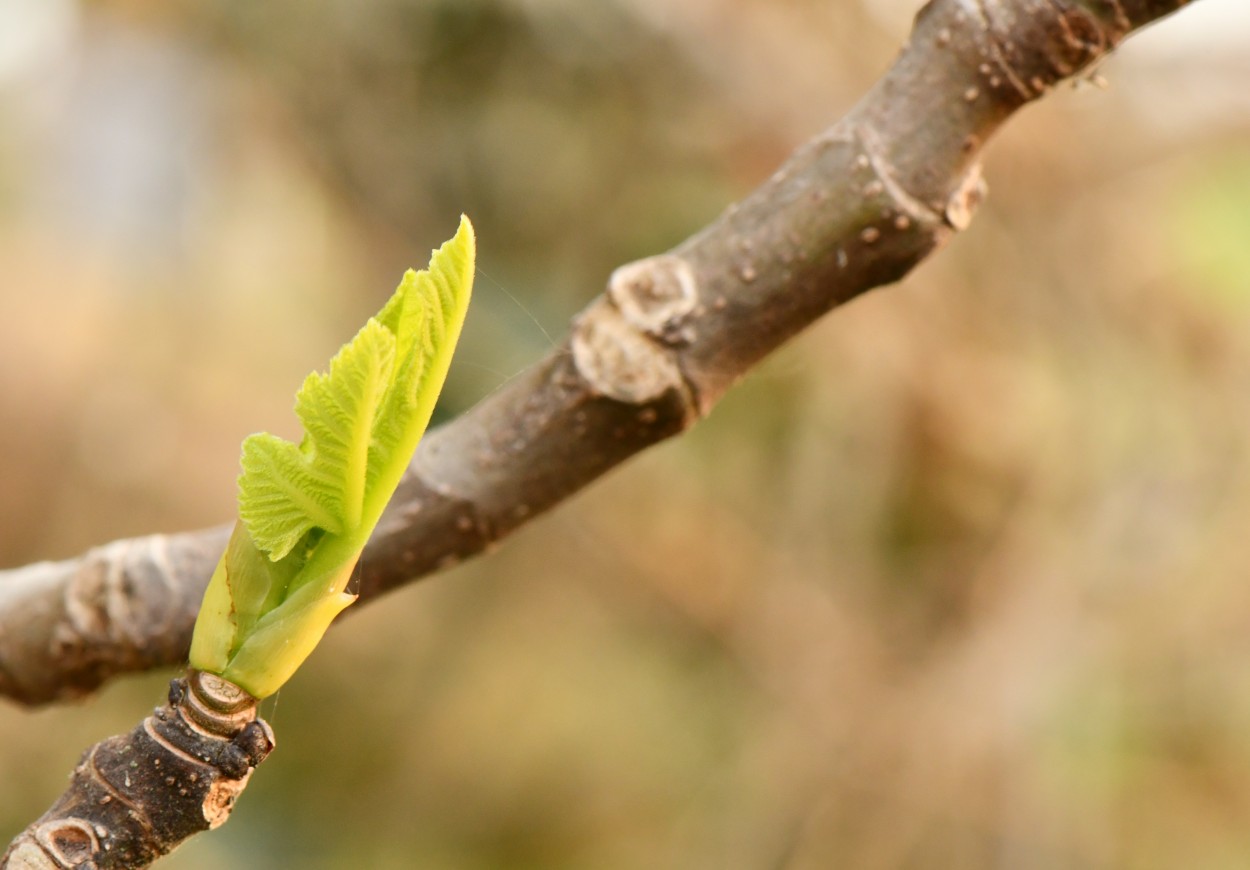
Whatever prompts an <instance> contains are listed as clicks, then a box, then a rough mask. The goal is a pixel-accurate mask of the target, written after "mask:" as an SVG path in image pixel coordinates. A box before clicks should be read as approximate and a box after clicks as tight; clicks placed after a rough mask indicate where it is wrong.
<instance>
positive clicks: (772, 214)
mask: <svg viewBox="0 0 1250 870" xmlns="http://www.w3.org/2000/svg"><path fill="white" fill-rule="evenodd" d="M1187 2H1188V0H1079V2H1078V0H931V2H929V3H928V4H927V5H926V6H925V7H924V8H923V9H921V11H920V12H919V14H918V15H917V17H916V20H915V26H914V29H913V32H912V34H911V38H910V41H909V42H908V44H907V46H906V47H905V48H904V49H903V51H902V52H901V54H900V55H899V57H898V59H897V60H896V61H895V63H894V65H893V66H892V67H891V68H890V70H889V71H888V72H887V73H886V74H885V76H884V77H883V78H882V79H881V80H880V81H879V82H878V83H877V84H876V85H875V86H874V87H873V89H872V90H871V91H870V92H869V93H868V94H867V95H865V97H864V98H863V100H861V101H860V103H859V104H858V105H856V106H855V107H854V108H853V109H852V110H851V111H850V112H849V113H848V114H847V115H846V116H845V117H844V118H843V119H842V120H841V121H839V122H838V123H837V124H836V125H835V126H833V127H832V128H830V129H829V130H828V131H826V132H825V133H824V134H822V135H820V136H818V137H817V138H816V139H814V140H813V141H811V142H809V143H808V144H806V145H805V146H803V147H802V148H800V149H799V150H798V151H797V152H796V153H795V154H794V155H793V156H792V157H791V158H790V159H789V160H788V162H787V163H786V164H785V165H784V166H782V167H781V168H780V169H779V170H778V171H777V172H776V173H775V174H774V175H773V176H772V177H771V178H770V179H769V180H768V181H767V182H765V183H764V184H763V185H762V186H760V187H759V188H758V189H757V190H756V191H755V192H754V193H752V194H751V195H750V196H748V197H747V198H746V199H745V200H744V201H742V202H741V203H739V204H737V205H735V206H731V207H730V208H729V209H728V210H726V211H725V213H724V214H723V215H721V216H720V218H718V219H717V220H716V221H715V222H714V223H712V224H711V225H709V226H708V227H706V228H705V229H703V230H702V231H701V232H699V233H698V234H696V235H695V236H693V237H692V238H690V239H688V240H687V241H685V242H683V243H682V244H680V245H678V246H677V247H676V248H675V249H673V250H672V251H670V252H668V253H666V254H661V255H659V256H656V257H652V258H649V259H646V260H642V261H640V262H636V263H631V264H628V265H625V266H622V267H621V268H619V269H617V270H616V271H615V272H614V273H613V274H612V276H611V278H610V280H609V281H608V286H607V290H606V292H605V293H604V294H603V295H601V296H599V297H598V298H596V299H595V300H594V301H592V302H591V303H590V305H589V306H588V307H587V308H586V309H585V310H584V311H582V312H581V314H579V315H578V316H577V317H576V318H575V320H574V323H573V327H572V330H571V332H570V334H569V335H568V336H567V337H566V338H565V340H564V341H563V342H562V343H561V345H560V346H559V347H558V348H556V349H555V350H554V351H553V352H551V353H550V354H549V355H548V356H547V357H546V358H545V359H543V360H541V361H540V362H538V363H537V364H536V365H534V366H533V367H532V368H531V369H529V370H528V371H527V372H526V373H525V374H524V375H522V376H521V377H519V378H517V379H515V380H513V381H512V382H511V383H510V384H508V385H507V386H506V387H505V388H504V389H502V390H500V391H499V392H497V393H495V394H494V395H492V396H491V397H490V398H488V399H486V400H484V401H483V402H482V403H481V404H479V405H478V406H477V407H475V408H474V409H472V410H471V411H469V412H468V413H466V414H465V415H463V416H461V417H460V418H458V419H456V420H454V421H453V422H451V423H449V424H448V425H446V426H443V427H441V428H439V429H437V430H435V431H433V432H431V433H430V435H429V436H427V438H426V439H425V441H424V442H423V443H422V445H421V447H420V448H419V449H418V452H417V455H416V457H415V459H414V461H413V464H412V466H411V468H410V469H409V472H408V474H407V476H406V478H405V480H404V482H403V483H402V484H401V485H400V489H399V491H398V492H397V493H396V496H395V498H394V499H393V501H392V503H391V506H390V508H389V509H388V511H387V512H386V514H385V515H384V517H383V520H382V522H381V524H380V525H379V527H378V529H377V531H376V533H375V535H374V537H373V539H372V541H371V542H370V544H369V546H368V548H367V550H366V553H365V558H364V560H363V564H364V571H363V574H362V578H361V589H360V592H361V598H362V600H363V601H369V600H371V599H373V598H375V597H377V596H378V595H380V594H381V593H383V592H386V591H387V590H390V589H393V588H395V587H397V586H401V585H403V584H405V583H408V582H410V581H412V580H415V579H418V578H420V577H422V576H425V575H427V574H429V573H431V572H433V571H436V570H438V569H440V568H443V567H446V566H448V565H452V564H455V563H456V562H459V561H460V560H462V559H464V558H466V557H469V556H472V555H474V554H476V553H478V552H481V551H482V550H483V549H484V548H486V547H487V546H489V545H490V544H492V543H494V542H495V541H498V540H499V539H501V538H502V537H504V536H505V535H507V534H508V533H510V532H512V531H513V530H514V529H516V528H518V527H519V526H521V525H523V524H524V523H526V522H527V521H529V520H530V519H532V518H533V517H535V516H537V515H539V514H540V513H542V512H543V511H545V510H547V509H548V508H551V507H552V506H554V505H556V504H558V503H559V502H561V501H562V500H564V499H565V498H567V497H568V496H570V495H572V494H573V493H575V492H577V491H578V490H579V489H581V488H582V487H584V486H586V485H587V484H588V483H590V482H591V481H593V480H594V479H596V478H597V477H599V476H600V475H602V474H603V473H604V472H606V471H607V470H609V469H611V468H613V467H614V466H616V465H617V464H619V463H621V462H622V461H624V460H625V459H627V458H629V457H630V456H632V455H634V454H635V453H637V452H639V451H640V450H642V449H643V448H645V447H648V446H650V445H652V444H655V443H657V442H659V441H662V440H664V439H665V438H668V437H670V436H672V435H675V434H678V433H680V432H682V431H684V430H685V429H687V428H689V427H690V426H691V425H693V424H694V423H695V422H696V421H697V420H698V419H699V418H701V417H703V416H704V415H706V414H707V413H708V411H709V410H710V409H711V408H712V406H713V405H714V404H715V403H716V401H717V400H718V399H719V398H720V397H721V396H722V395H723V394H724V392H725V391H726V390H727V389H729V387H730V386H732V385H733V384H734V383H735V382H736V381H737V380H739V379H740V378H741V377H743V376H744V375H745V374H746V373H747V372H748V371H749V370H750V369H751V368H752V367H753V366H754V365H755V364H756V363H757V362H758V361H759V360H760V359H761V358H762V357H764V356H765V355H767V354H768V353H769V352H771V351H772V350H774V349H775V348H776V347H777V346H778V345H780V344H781V343H783V342H784V341H786V340H787V339H788V338H790V337H791V336H793V335H794V334H795V333H797V332H799V331H800V330H802V329H803V328H804V327H806V326H808V325H809V324H811V323H812V322H813V321H815V320H816V319H817V318H819V317H820V316H821V315H822V314H824V313H826V312H827V311H829V310H830V309H832V308H833V307H835V306H837V305H839V304H841V303H843V302H845V301H847V300H848V299H851V298H853V297H854V296H856V295H858V294H859V293H862V292H864V291H865V290H868V289H870V288H872V287H876V286H879V285H882V284H888V283H891V282H893V281H896V280H898V279H899V278H901V277H903V275H905V274H906V273H907V272H908V271H910V270H911V268H912V267H913V266H915V265H916V264H917V263H919V262H920V261H921V260H923V259H924V258H925V257H926V256H928V255H929V254H931V253H932V252H933V251H934V250H936V249H937V248H938V247H940V246H941V245H942V244H943V243H945V242H946V241H947V240H948V239H949V238H950V237H951V236H952V234H953V233H954V232H956V231H958V230H960V229H963V228H964V227H965V226H967V224H968V222H969V221H970V220H971V218H972V215H973V212H974V211H975V209H976V206H977V204H978V202H979V201H980V200H981V198H982V197H983V196H984V193H985V186H984V184H983V182H982V179H981V174H980V169H979V162H978V161H979V156H980V153H981V151H982V149H983V148H984V146H985V144H986V142H987V140H988V139H989V138H990V137H991V136H992V135H993V133H994V132H995V131H996V130H997V129H998V127H999V126H1000V125H1001V124H1002V123H1003V122H1004V121H1006V120H1007V118H1008V117H1010V116H1011V115H1012V114H1013V113H1014V112H1015V111H1016V110H1018V109H1020V108H1021V107H1022V106H1024V105H1025V104H1027V103H1028V102H1030V101H1032V100H1035V99H1037V98H1039V97H1041V96H1043V95H1044V94H1045V93H1046V92H1047V91H1048V90H1050V89H1051V88H1053V87H1054V86H1055V85H1056V84H1058V83H1059V82H1061V81H1063V80H1064V79H1067V78H1070V77H1072V76H1075V75H1079V74H1081V72H1082V71H1084V70H1087V69H1088V68H1089V67H1090V66H1092V65H1093V64H1095V63H1097V62H1098V61H1099V60H1101V59H1102V58H1103V57H1105V56H1106V54H1107V53H1108V52H1109V51H1110V50H1111V49H1113V48H1114V47H1115V46H1116V45H1117V44H1118V43H1119V42H1120V41H1121V40H1122V39H1123V38H1124V37H1125V36H1127V35H1128V34H1130V33H1131V32H1132V31H1134V30H1135V29H1137V28H1140V27H1143V26H1145V25H1147V24H1149V23H1151V22H1152V21H1155V20H1156V19H1158V18H1161V17H1163V16H1164V15H1167V14H1169V13H1171V12H1174V11H1176V10H1177V9H1179V8H1181V7H1182V6H1184V5H1186V3H1187ZM228 528H229V527H228V526H223V527H219V528H215V529H210V530H207V531H203V532H197V533H189V534H184V535H178V536H154V537H147V538H138V539H134V540H130V541H121V542H117V543H114V544H111V545H109V546H107V547H104V548H101V549H98V550H93V551H91V552H90V553H88V554H86V555H85V556H83V557H81V558H79V559H72V560H69V561H65V562H59V563H55V564H53V563H42V564H39V565H32V566H29V567H26V568H22V569H17V570H15V571H10V572H7V575H6V576H3V577H2V578H0V692H2V693H4V694H5V695H8V696H9V697H10V698H13V699H15V700H18V701H21V702H24V703H30V704H34V703H41V702H47V701H51V700H57V699H60V698H66V697H73V696H76V695H81V694H84V693H86V692H90V691H91V690H93V689H94V688H96V687H97V686H99V685H100V684H101V683H102V682H104V681H105V680H107V679H108V678H109V677H111V676H113V675H115V674H118V673H123V672H126V671H131V670H139V669H144V668H148V667H153V666H156V665H160V664H172V663H177V662H179V661H182V660H184V659H185V656H186V649H187V644H188V641H189V638H190V631H191V624H192V621H193V618H194V613H195V609H196V606H197V605H198V602H199V596H200V594H201V593H202V591H203V588H204V586H205V584H206V583H207V580H208V577H209V575H210V573H211V571H212V567H213V562H214V560H215V558H216V555H217V554H218V553H219V552H220V550H221V548H222V547H223V546H224V542H225V538H226V535H227V534H228Z"/></svg>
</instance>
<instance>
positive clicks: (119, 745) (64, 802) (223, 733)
mask: <svg viewBox="0 0 1250 870" xmlns="http://www.w3.org/2000/svg"><path fill="white" fill-rule="evenodd" d="M273 745H274V739H273V732H272V731H271V730H270V728H269V726H268V725H267V724H266V723H265V721H264V720H263V719H257V718H256V699H255V698H253V697H252V696H250V695H248V694H247V693H246V692H244V691H243V690H242V689H240V688H239V687H238V686H236V685H234V684H233V683H230V682H228V681H226V680H223V679H221V678H220V677H216V676H212V675H210V674H203V673H200V672H198V671H192V672H191V673H190V674H189V676H188V677H187V678H186V679H178V680H174V681H173V682H172V683H171V684H170V691H169V703H168V704H167V705H165V706H163V707H157V708H156V710H155V711H154V712H153V713H152V715H151V716H149V717H148V718H147V719H144V720H143V722H141V723H140V724H139V725H138V726H136V727H135V729H134V730H133V731H131V732H130V733H128V734H119V735H117V736H116V737H110V738H108V739H107V740H102V741H101V742H99V743H97V744H96V745H95V746H93V747H91V748H90V749H88V750H87V751H86V752H85V753H83V757H82V761H81V762H79V764H78V767H77V768H75V770H74V774H73V776H72V777H71V779H70V784H69V787H68V788H67V789H66V790H65V793H64V794H62V795H61V797H60V798H58V799H57V801H56V803H54V804H53V805H52V807H51V809H49V810H48V811H47V812H46V813H44V814H43V815H42V816H41V817H40V818H39V819H38V820H37V821H35V822H34V823H33V824H31V825H30V827H28V828H27V829H26V830H25V831H23V832H22V833H21V834H19V835H18V836H17V837H16V838H15V839H14V840H13V842H12V844H10V846H9V849H8V851H7V852H5V854H4V857H3V858H0V870H52V868H65V867H88V868H99V870H110V868H119V870H120V868H133V867H146V866H148V865H149V864H151V863H152V862H153V861H155V860H156V859H157V858H159V857H161V856H162V855H166V854H168V853H169V852H172V851H173V850H174V849H175V848H176V847H177V846H178V844H179V843H181V842H182V841H183V840H185V839H187V838H188V837H190V836H192V835H193V834H197V833H199V832H200V831H207V830H209V829H210V828H215V827H217V826H218V825H221V824H222V823H223V822H225V821H226V819H227V818H228V817H229V815H230V811H231V809H233V807H234V802H235V799H236V798H237V797H238V796H239V794H240V793H241V792H242V791H243V789H244V787H245V786H246V785H247V781H248V779H249V777H251V775H252V770H253V768H255V767H256V765H258V764H260V762H261V761H263V760H264V759H265V757H266V756H267V755H268V754H269V753H270V752H271V751H272V750H273Z"/></svg>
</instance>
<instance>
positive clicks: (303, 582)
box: [191, 218, 474, 697]
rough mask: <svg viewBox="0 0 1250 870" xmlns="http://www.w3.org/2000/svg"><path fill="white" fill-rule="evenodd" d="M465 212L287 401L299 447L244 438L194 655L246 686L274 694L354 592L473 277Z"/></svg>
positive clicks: (437, 384)
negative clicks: (363, 555) (291, 403)
mask: <svg viewBox="0 0 1250 870" xmlns="http://www.w3.org/2000/svg"><path fill="white" fill-rule="evenodd" d="M473 263H474V238H473V228H472V226H471V225H470V224H469V221H468V219H467V218H461V223H460V228H459V230H458V231H457V233H456V235H455V236H454V237H453V238H452V239H451V240H450V241H448V242H447V243H446V244H444V245H443V246H442V247H441V248H439V249H438V250H437V251H435V252H434V253H433V256H432V257H431V259H430V265H429V268H428V269H426V270H423V271H420V272H413V271H411V270H409V271H408V272H407V273H406V274H405V275H404V277H403V280H402V281H401V282H400V285H399V288H398V289H397V290H396V291H395V294H394V295H393V296H392V297H391V299H390V301H388V302H387V303H386V305H385V306H384V307H383V308H382V310H381V312H379V313H378V315H377V316H376V317H372V318H370V319H369V321H368V322H367V323H366V324H365V325H364V327H363V328H362V329H361V330H360V331H359V332H358V333H357V334H356V336H355V337H354V338H353V339H352V340H351V341H350V342H348V343H347V344H346V345H345V346H344V347H343V348H342V350H340V351H339V352H338V354H337V355H336V356H335V357H334V359H333V360H331V362H330V367H329V369H328V370H327V371H326V372H325V373H324V374H322V373H316V372H314V373H313V374H311V375H309V376H308V378H307V379H306V380H305V381H304V385H303V386H302V387H301V388H300V390H299V393H298V394H297V395H296V398H295V412H296V415H297V416H298V417H299V419H300V422H301V423H303V426H304V437H303V439H302V440H301V441H300V443H299V444H294V443H291V442H289V441H285V440H283V439H281V438H278V437H276V436H273V435H270V434H268V433H260V434H257V435H251V436H249V437H248V438H247V439H246V440H245V441H244V442H243V458H242V468H243V473H242V474H241V475H240V477H239V519H240V522H239V524H238V525H237V526H236V527H235V530H234V534H233V535H232V536H231V539H230V544H229V545H228V547H227V549H226V553H225V555H224V556H223V557H222V560H221V562H220V563H219V564H218V566H217V570H216V572H215V573H214V574H213V577H212V579H211V580H210V582H209V586H208V590H207V591H206V592H205V595H204V602H203V604H202V605H201V608H200V615H199V618H198V619H197V620H196V626H195V635H194V638H193V639H192V644H191V664H192V666H193V667H196V668H200V669H201V670H206V671H211V672H213V673H217V674H220V675H221V676H223V677H225V678H226V679H229V680H231V681H233V682H235V683H237V684H238V685H240V686H242V687H243V688H245V689H247V690H248V691H249V692H251V693H252V694H253V695H255V696H256V697H265V696H266V695H269V694H272V692H274V691H276V690H277V688H278V687H279V686H281V685H282V683H283V682H285V681H286V680H287V679H288V678H289V677H290V675H291V674H292V673H293V672H294V671H295V668H297V667H298V666H299V664H300V663H301V662H303V660H304V659H305V658H306V657H307V656H308V654H309V653H310V652H311V651H312V649H313V647H315V646H316V644H317V642H318V641H319V640H320V639H321V636H322V634H324V632H325V630H326V628H328V627H329V625H330V622H331V621H332V620H333V619H334V617H335V616H337V615H338V613H339V612H341V611H342V609H343V608H344V607H346V606H347V605H349V604H351V603H352V601H353V600H355V596H352V595H349V594H347V593H346V592H345V590H346V588H347V584H348V581H349V580H350V579H351V574H352V570H353V568H354V567H355V564H356V560H357V559H358V558H359V556H360V551H361V550H362V549H363V548H364V545H365V542H366V541H367V540H368V539H369V535H370V534H371V533H372V531H373V528H374V526H375V525H376V524H377V522H378V519H379V518H380V517H381V515H382V510H383V509H384V508H385V507H386V503H387V502H388V501H389V500H390V498H391V495H392V494H393V493H394V491H395V487H396V486H398V484H399V480H400V478H401V477H402V476H403V473H404V469H405V468H406V467H407V466H408V463H409V462H410V461H411V458H412V454H413V451H414V450H415V449H416V446H417V442H418V441H419V440H420V438H421V435H422V433H423V432H424V431H425V428H426V426H427V425H428V424H429V420H430V415H431V414H432V413H433V410H434V404H435V402H436V400H437V399H438V394H439V391H440V390H441V389H442V386H443V381H444V379H445V378H446V376H447V369H448V367H449V366H450V364H451V355H452V352H453V351H454V349H455V345H456V340H457V338H458V337H459V335H460V328H461V325H462V324H463V322H464V315H465V312H466V310H467V307H468V303H469V295H470V291H471V289H472V285H473Z"/></svg>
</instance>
